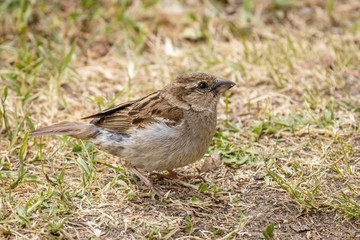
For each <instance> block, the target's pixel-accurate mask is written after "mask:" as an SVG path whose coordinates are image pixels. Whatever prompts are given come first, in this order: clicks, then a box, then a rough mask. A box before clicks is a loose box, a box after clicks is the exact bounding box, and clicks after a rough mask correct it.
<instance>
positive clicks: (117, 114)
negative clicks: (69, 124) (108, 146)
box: [85, 91, 183, 134]
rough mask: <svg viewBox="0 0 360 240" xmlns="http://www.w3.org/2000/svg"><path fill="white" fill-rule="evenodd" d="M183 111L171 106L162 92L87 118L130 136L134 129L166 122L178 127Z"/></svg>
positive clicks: (100, 125) (98, 124)
mask: <svg viewBox="0 0 360 240" xmlns="http://www.w3.org/2000/svg"><path fill="white" fill-rule="evenodd" d="M182 117H183V111H182V110H181V109H179V108H176V107H174V106H172V105H170V104H169V103H168V102H167V101H166V100H165V99H164V98H163V97H162V96H161V93H160V91H157V92H154V93H152V94H150V95H148V96H146V97H144V98H141V99H138V100H135V101H130V102H127V103H123V104H120V105H117V106H114V107H111V108H108V109H106V110H104V111H102V112H100V113H97V114H94V115H91V116H88V117H85V119H88V118H94V119H93V120H92V121H91V123H92V124H94V125H96V126H99V127H102V128H104V129H107V130H110V131H113V132H117V133H122V134H129V133H131V131H132V130H133V129H136V128H139V127H146V126H147V125H149V124H153V123H158V122H164V123H166V124H167V125H169V126H174V125H177V124H178V123H179V122H180V121H181V120H182Z"/></svg>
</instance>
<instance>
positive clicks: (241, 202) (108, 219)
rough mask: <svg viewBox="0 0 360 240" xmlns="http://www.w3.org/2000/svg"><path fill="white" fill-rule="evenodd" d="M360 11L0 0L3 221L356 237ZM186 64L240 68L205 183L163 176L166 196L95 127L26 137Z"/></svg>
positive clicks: (136, 230)
mask: <svg viewBox="0 0 360 240" xmlns="http://www.w3.org/2000/svg"><path fill="white" fill-rule="evenodd" d="M359 12H360V2H359V1H357V0H315V1H311V0H304V1H300V0H223V1H215V0H208V1H167V0H163V1H160V0H149V1H145V0H143V1H130V0H129V1H120V0H119V1H113V0H104V1H100V0H98V1H95V0H81V1H55V0H54V1H41V0H21V1H15V0H14V1H10V0H4V1H1V2H0V96H1V102H0V105H1V106H0V118H1V121H0V130H1V132H0V161H1V162H0V183H1V184H0V189H1V190H0V191H1V193H0V230H1V233H0V234H2V237H4V238H5V237H6V238H9V239H13V238H14V239H15V238H19V239H23V238H33V239H37V238H45V239H52V238H64V239H73V238H80V239H82V238H84V237H87V236H90V237H91V238H94V239H107V238H108V239H124V238H137V239H139V238H140V239H142V238H150V239H171V238H185V239H186V238H189V239H191V237H193V238H194V239H196V237H197V238H202V239H203V238H205V239H206V238H208V239H213V238H223V239H231V238H234V239H239V238H241V239H259V238H262V237H263V238H266V239H272V238H273V235H275V238H278V239H288V238H289V239H290V238H293V239H304V238H307V239H322V238H325V237H328V236H337V237H339V238H341V237H348V236H353V237H360V236H359V234H360V233H358V232H357V231H358V230H356V229H359V218H360V203H359V202H360V189H359V171H360V170H359V160H360V155H359V152H358V149H359V147H360V146H359V145H360V139H359V112H360V101H359V99H360V48H359V46H360V31H359V24H360V16H359ZM190 71H203V72H208V73H211V74H214V75H217V76H219V77H223V78H227V79H229V80H232V81H235V82H236V83H237V85H236V88H234V89H232V90H231V92H230V93H229V94H228V95H227V96H226V97H223V98H222V101H221V103H220V106H219V118H220V119H219V126H218V131H217V132H216V133H215V137H214V141H213V143H212V145H211V147H210V149H209V154H208V156H206V157H205V158H204V160H203V161H201V162H199V163H197V164H195V165H201V164H202V163H203V162H204V161H206V159H207V158H220V159H221V160H222V162H223V164H222V165H221V166H220V167H218V168H216V169H215V170H212V171H209V172H205V173H203V175H204V177H205V178H206V179H207V180H208V182H207V183H206V184H205V185H203V184H200V183H197V182H190V183H187V182H175V183H174V182H171V181H170V182H168V181H158V182H156V184H157V185H158V186H160V187H161V188H162V189H164V190H166V191H170V196H173V197H172V198H171V200H169V201H168V202H166V203H159V202H156V201H155V200H153V199H152V198H151V192H149V191H147V190H142V189H137V187H136V185H139V184H141V183H139V182H138V181H137V179H136V178H135V177H134V176H132V175H131V174H130V173H128V172H127V171H126V170H125V169H123V168H122V167H121V163H120V160H119V159H117V158H116V157H114V156H111V155H108V154H106V153H104V152H101V151H98V149H97V148H96V147H95V146H93V145H92V144H91V143H88V142H80V141H75V140H73V139H70V138H68V137H66V136H64V137H48V138H43V139H29V138H28V137H27V131H29V130H31V129H34V128H35V127H38V126H45V125H49V124H51V123H55V122H59V121H62V120H74V121H75V120H78V119H80V118H81V117H82V116H86V115H89V114H92V113H94V112H96V111H100V110H101V109H103V108H105V107H108V106H110V105H112V104H115V103H120V102H123V101H127V100H130V99H133V98H136V97H140V96H143V95H145V94H148V93H150V92H151V91H153V90H155V89H160V88H162V87H163V86H164V85H165V84H167V83H168V82H169V81H171V80H172V79H174V78H175V77H176V75H177V74H180V73H183V72H190ZM194 169H195V168H194V167H190V168H186V169H184V171H189V172H192V171H194ZM254 186H256V187H254ZM264 196H267V197H264ZM163 206H166V207H163ZM224 206H226V207H225V208H227V210H226V211H225V210H224V211H222V210H221V209H223V208H224ZM279 209H280V210H279ZM295 216H296V217H295ZM324 218H325V219H328V220H324ZM205 219H206V220H205ZM289 219H290V220H289ZM293 219H295V220H293ZM310 219H311V220H310ZM293 221H295V222H299V223H301V226H304V225H305V226H307V228H303V229H300V230H299V228H297V227H296V226H295V225H294V226H293V225H292V224H293V223H292V222H293ZM309 221H310V222H312V223H309ZM274 223H275V226H276V227H275V229H274V225H271V224H274ZM264 228H265V229H264ZM321 229H325V230H324V231H321ZM349 229H350V230H349ZM347 231H348V232H347ZM349 231H350V232H349ZM89 234H90V235H89ZM289 236H291V237H289ZM316 237H318V238H316Z"/></svg>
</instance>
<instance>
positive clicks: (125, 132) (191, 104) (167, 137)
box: [30, 73, 235, 197]
mask: <svg viewBox="0 0 360 240" xmlns="http://www.w3.org/2000/svg"><path fill="white" fill-rule="evenodd" d="M234 85H235V84H234V83H233V82H231V81H227V80H223V79H220V78H216V77H215V76H213V75H210V74H206V73H185V74H181V75H179V76H178V77H177V78H176V79H175V80H174V81H172V82H171V83H170V84H168V85H167V86H165V88H164V89H162V90H159V91H155V92H153V93H151V94H149V95H148V96H146V97H143V98H140V99H138V100H134V101H130V102H126V103H122V104H119V105H117V106H114V107H111V108H108V109H106V110H104V111H102V112H100V113H97V114H93V115H90V116H87V117H85V118H83V119H89V118H92V121H91V122H90V123H84V122H62V123H58V124H55V125H52V126H48V127H43V128H39V129H37V130H35V131H32V132H30V136H43V135H69V136H72V137H75V138H78V139H88V140H90V141H92V142H93V143H95V144H97V145H99V146H100V147H101V148H103V149H105V150H106V151H108V152H110V153H112V154H115V155H117V156H119V157H120V158H122V159H123V160H124V161H125V163H126V165H127V166H128V167H129V168H130V169H131V170H132V171H133V172H134V173H135V174H136V175H137V176H139V178H140V179H141V180H143V181H144V182H145V183H146V184H147V185H148V186H149V187H150V188H151V189H152V190H153V191H154V192H155V193H156V194H157V195H159V196H160V197H162V195H163V194H162V192H161V191H160V190H159V189H157V188H156V187H155V186H153V184H152V183H151V182H150V181H149V180H148V179H147V178H146V177H145V176H143V175H142V174H141V173H140V172H139V171H138V170H137V169H136V168H140V169H143V170H146V171H153V170H157V171H162V170H165V169H166V170H168V171H169V175H166V176H167V177H178V176H179V175H178V174H177V173H176V172H174V171H173V170H172V169H174V168H178V167H182V166H185V165H188V164H190V163H193V162H195V161H197V160H199V159H200V158H201V157H202V156H203V155H204V153H205V152H206V151H207V148H208V146H209V145H210V142H211V139H212V137H213V134H214V131H215V127H216V105H217V103H218V100H219V93H222V92H225V91H226V90H228V89H229V88H231V87H233V86H234ZM161 176H162V177H164V175H161Z"/></svg>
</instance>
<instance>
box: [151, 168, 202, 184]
mask: <svg viewBox="0 0 360 240" xmlns="http://www.w3.org/2000/svg"><path fill="white" fill-rule="evenodd" d="M166 171H168V172H169V173H168V174H161V173H151V174H150V176H156V178H170V179H192V178H196V179H200V180H201V181H203V182H206V181H205V179H204V178H203V177H202V176H200V175H187V174H182V173H179V172H176V171H174V170H171V169H167V170H166Z"/></svg>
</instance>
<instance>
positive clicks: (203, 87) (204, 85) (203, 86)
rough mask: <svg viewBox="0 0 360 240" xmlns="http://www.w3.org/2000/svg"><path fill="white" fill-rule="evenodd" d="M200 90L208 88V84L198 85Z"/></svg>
mask: <svg viewBox="0 0 360 240" xmlns="http://www.w3.org/2000/svg"><path fill="white" fill-rule="evenodd" d="M198 87H199V88H201V89H205V88H207V87H208V85H207V83H206V82H200V83H199V85H198Z"/></svg>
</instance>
